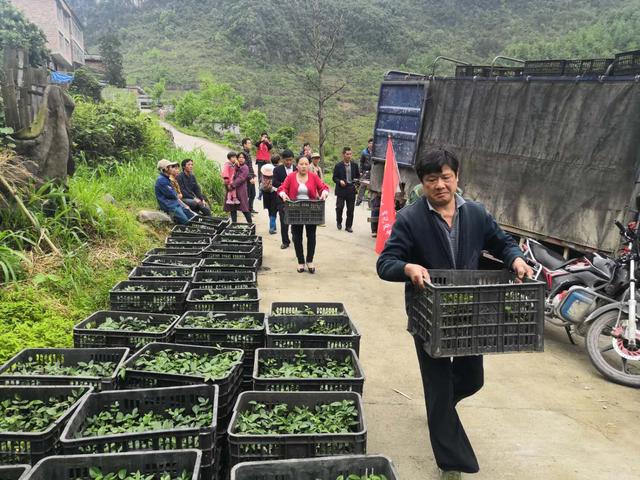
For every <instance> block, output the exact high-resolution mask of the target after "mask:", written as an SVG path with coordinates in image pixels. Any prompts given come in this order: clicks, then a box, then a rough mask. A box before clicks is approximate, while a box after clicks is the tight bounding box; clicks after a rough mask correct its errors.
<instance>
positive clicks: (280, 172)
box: [273, 164, 297, 198]
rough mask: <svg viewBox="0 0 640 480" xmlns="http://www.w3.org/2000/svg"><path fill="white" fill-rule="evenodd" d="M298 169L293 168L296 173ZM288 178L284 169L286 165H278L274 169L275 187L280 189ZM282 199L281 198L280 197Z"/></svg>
mask: <svg viewBox="0 0 640 480" xmlns="http://www.w3.org/2000/svg"><path fill="white" fill-rule="evenodd" d="M296 170H297V167H296V166H295V165H294V166H293V171H294V172H295V171H296ZM286 178H287V170H286V169H285V168H284V164H282V165H278V166H277V167H276V168H274V169H273V186H274V187H275V188H278V187H279V186H280V185H282V184H283V183H284V181H285V180H286ZM278 198H280V197H278Z"/></svg>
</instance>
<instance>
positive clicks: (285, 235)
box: [277, 197, 291, 245]
mask: <svg viewBox="0 0 640 480" xmlns="http://www.w3.org/2000/svg"><path fill="white" fill-rule="evenodd" d="M277 202H278V216H279V217H280V237H281V238H282V244H283V245H289V244H291V239H290V238H289V225H287V224H286V223H284V202H283V201H282V199H281V198H280V197H277Z"/></svg>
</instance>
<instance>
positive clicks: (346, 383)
mask: <svg viewBox="0 0 640 480" xmlns="http://www.w3.org/2000/svg"><path fill="white" fill-rule="evenodd" d="M300 354H304V355H305V357H306V359H307V361H310V362H313V361H316V362H318V361H319V362H326V361H328V360H336V361H338V362H344V361H345V360H347V359H350V360H351V365H352V366H353V370H354V375H353V377H325V378H296V377H276V378H268V377H264V376H261V372H262V371H263V366H262V364H261V361H264V360H271V359H272V360H275V361H276V362H277V364H278V365H282V363H283V362H294V361H295V357H296V356H297V355H300ZM255 357H256V358H255V362H254V367H253V385H254V387H255V388H254V389H255V390H267V391H272V392H286V391H290V392H295V391H300V392H306V391H323V392H333V391H341V392H357V393H359V394H362V390H363V388H364V372H363V371H362V365H360V360H358V355H357V354H356V352H355V350H352V349H345V348H339V349H338V348H305V349H299V348H259V349H257V350H256V354H255Z"/></svg>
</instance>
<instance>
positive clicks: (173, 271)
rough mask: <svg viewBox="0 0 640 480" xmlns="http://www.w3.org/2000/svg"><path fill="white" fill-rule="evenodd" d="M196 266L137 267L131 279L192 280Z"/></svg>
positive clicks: (152, 280)
mask: <svg viewBox="0 0 640 480" xmlns="http://www.w3.org/2000/svg"><path fill="white" fill-rule="evenodd" d="M195 270H196V269H195V267H164V266H158V267H147V266H141V267H135V268H134V269H133V270H131V273H130V274H129V280H145V281H149V282H158V281H161V282H162V281H164V282H190V281H191V280H192V279H193V276H194V275H195Z"/></svg>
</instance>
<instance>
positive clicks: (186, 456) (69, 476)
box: [24, 450, 208, 480]
mask: <svg viewBox="0 0 640 480" xmlns="http://www.w3.org/2000/svg"><path fill="white" fill-rule="evenodd" d="M201 461H202V452H200V451H199V450H162V451H145V452H126V453H116V454H113V453H105V454H89V455H65V456H57V457H48V458H45V459H44V460H41V461H40V462H38V464H37V465H36V466H35V467H33V469H32V470H31V472H29V474H28V476H27V477H26V478H25V479H24V480H78V479H81V480H89V479H90V478H92V477H91V476H90V474H89V469H91V468H99V469H100V470H101V471H102V472H103V473H111V472H113V473H117V472H118V471H119V470H121V469H123V468H124V469H126V470H127V472H136V471H140V472H141V473H142V474H144V475H152V474H156V475H159V474H161V473H164V472H167V473H169V474H171V476H172V478H173V477H176V476H178V475H180V474H182V472H183V471H185V470H186V471H187V472H193V474H192V475H191V477H190V478H191V480H198V479H199V478H200V480H208V479H205V477H200V473H201V469H200V465H201ZM156 478H159V477H156Z"/></svg>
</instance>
